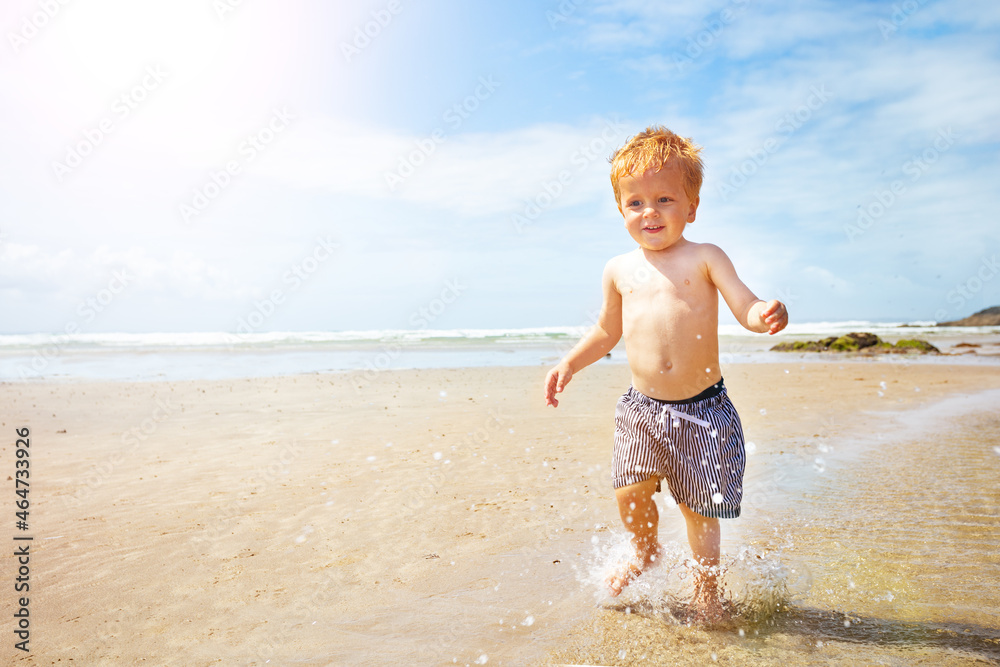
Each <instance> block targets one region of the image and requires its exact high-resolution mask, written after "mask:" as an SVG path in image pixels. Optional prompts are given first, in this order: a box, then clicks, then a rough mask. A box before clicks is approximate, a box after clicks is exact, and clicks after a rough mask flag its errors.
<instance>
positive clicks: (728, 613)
mask: <svg viewBox="0 0 1000 667" xmlns="http://www.w3.org/2000/svg"><path fill="white" fill-rule="evenodd" d="M691 612H692V615H691V618H690V619H689V620H690V621H692V622H694V623H698V624H704V625H715V624H717V623H725V622H726V621H728V620H730V619H731V618H732V616H733V614H732V609H731V607H730V605H729V604H728V603H727V602H726V601H725V600H723V599H722V598H721V597H719V592H718V591H717V590H711V591H706V590H700V591H698V592H697V593H695V596H694V598H693V599H692V600H691Z"/></svg>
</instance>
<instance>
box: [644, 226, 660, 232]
mask: <svg viewBox="0 0 1000 667" xmlns="http://www.w3.org/2000/svg"><path fill="white" fill-rule="evenodd" d="M661 229H663V225H659V226H657V227H645V228H644V230H645V231H647V232H658V231H660V230H661Z"/></svg>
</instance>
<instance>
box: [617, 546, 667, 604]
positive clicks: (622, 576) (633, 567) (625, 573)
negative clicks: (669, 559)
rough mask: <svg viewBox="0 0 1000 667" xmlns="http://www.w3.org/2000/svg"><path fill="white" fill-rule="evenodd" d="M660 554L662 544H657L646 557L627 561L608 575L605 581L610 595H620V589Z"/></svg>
mask: <svg viewBox="0 0 1000 667" xmlns="http://www.w3.org/2000/svg"><path fill="white" fill-rule="evenodd" d="M662 554H663V546H662V545H657V546H656V549H655V551H653V553H651V554H650V555H649V556H648V558H645V559H641V560H639V561H635V560H632V561H629V562H628V565H626V566H625V567H623V568H621V569H620V570H618V571H617V572H615V573H614V574H612V575H611V576H610V577H608V578H607V580H606V583H607V585H608V590H610V591H611V597H613V598H616V597H618V596H619V595H621V594H622V591H623V590H625V587H626V586H628V585H629V584H631V583H632V582H633V581H635V579H636V578H638V576H639V575H640V574H642V573H643V571H645V570H647V569H649V568H650V567H652V566H653V565H655V564H656V559H657V558H659V557H660V556H661V555H662Z"/></svg>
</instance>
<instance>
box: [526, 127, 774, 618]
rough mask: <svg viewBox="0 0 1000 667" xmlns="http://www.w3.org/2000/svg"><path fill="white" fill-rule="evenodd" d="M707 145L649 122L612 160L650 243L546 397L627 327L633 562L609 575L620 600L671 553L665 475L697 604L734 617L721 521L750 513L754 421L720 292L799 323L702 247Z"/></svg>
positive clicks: (634, 257)
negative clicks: (731, 355)
mask: <svg viewBox="0 0 1000 667" xmlns="http://www.w3.org/2000/svg"><path fill="white" fill-rule="evenodd" d="M700 150H701V149H700V148H699V147H697V146H695V145H694V144H693V143H691V141H690V140H687V139H684V138H682V137H680V136H678V135H676V134H674V133H673V132H671V131H670V130H667V129H666V128H664V127H649V128H647V129H646V131H645V132H642V133H640V134H637V135H636V136H634V137H632V138H631V139H630V140H629V141H628V142H627V143H626V144H625V146H624V147H622V148H621V149H619V150H618V151H617V152H616V153H615V154H614V155H613V156H612V158H611V184H612V186H613V188H614V191H615V199H616V200H617V202H618V210H619V211H620V212H621V213H622V215H623V216H624V218H625V229H627V230H628V233H629V234H630V235H631V236H632V238H633V239H635V242H636V243H638V244H639V247H638V248H637V249H635V250H633V251H632V252H629V253H627V254H624V255H620V256H618V257H615V258H613V259H612V260H611V261H609V262H608V263H607V265H606V266H605V268H604V276H603V279H602V283H603V291H604V303H603V305H602V307H601V313H600V315H599V317H598V320H597V324H595V325H594V327H593V328H592V329H591V330H590V332H589V333H588V334H587V335H586V336H585V337H584V338H583V339H582V340H581V341H580V342H579V343H578V344H577V345H576V347H575V348H573V350H572V351H571V352H570V353H569V354H567V355H566V357H565V358H563V359H562V361H560V362H559V364H558V365H556V367H555V368H553V369H552V370H551V371H549V373H548V376H547V377H546V378H545V402H546V404H547V405H552V406H553V407H555V406H558V405H559V401H558V400H557V399H556V398H555V395H556V394H557V393H559V392H561V391H563V390H564V389H565V388H566V384H567V383H568V382H569V381H570V380H571V379H572V377H573V374H574V373H577V372H579V371H580V370H582V369H583V368H585V367H586V366H589V365H590V364H592V363H594V362H595V361H597V360H598V359H601V358H603V357H604V356H605V355H606V354H608V352H610V351H611V349H612V348H613V347H614V346H615V345H616V344H617V343H618V341H619V340H620V339H621V338H622V337H624V339H625V350H626V353H627V355H628V363H629V368H630V369H631V371H632V386H631V387H630V388H629V390H628V391H627V392H626V393H625V395H624V396H622V397H621V399H620V400H619V401H618V405H617V407H616V409H615V444H614V456H613V459H612V464H613V466H612V467H613V473H614V487H615V496H616V498H617V500H618V511H619V513H620V515H621V518H622V521H623V522H624V523H625V528H626V529H627V530H628V531H629V532H630V533H631V534H632V544H633V545H634V547H635V560H634V561H633V562H631V563H630V564H629V565H628V567H626V568H625V569H624V570H622V571H621V572H618V573H616V574H615V575H614V576H612V577H611V578H610V579H609V581H608V586H609V588H610V589H611V594H612V595H615V596H617V595H618V594H620V593H621V591H622V589H623V588H624V587H625V586H627V585H628V584H629V583H630V582H631V581H632V580H633V579H635V578H636V577H638V576H639V575H640V574H642V571H643V570H644V569H645V568H647V567H648V566H650V565H651V564H652V563H653V562H654V561H655V560H656V556H657V554H658V552H659V548H660V545H659V542H658V540H657V523H658V518H659V515H658V513H657V509H656V502H655V501H654V500H653V494H654V493H655V492H656V491H658V490H659V487H660V480H661V479H664V480H666V483H667V488H668V489H669V490H670V494H671V495H672V496H673V498H674V500H675V501H676V502H677V506H678V507H679V508H680V510H681V514H682V515H683V516H684V520H685V522H686V524H687V535H688V542H689V543H690V545H691V551H692V553H693V554H694V557H695V559H696V560H697V561H698V563H699V564H700V567H699V568H698V573H697V577H696V595H695V600H694V602H695V609H696V612H697V614H698V616H699V617H701V618H702V619H704V620H717V619H720V618H721V617H722V616H723V610H722V605H721V601H720V597H719V592H718V586H717V581H716V575H717V572H718V564H719V540H720V531H719V518H735V517H738V516H739V514H740V501H741V499H742V495H743V467H744V460H745V459H744V456H745V455H744V451H743V431H742V428H741V426H740V419H739V415H737V414H736V409H735V408H734V407H733V404H732V403H731V402H730V400H729V398H728V396H727V395H726V389H725V386H724V385H723V382H722V372H721V370H720V368H719V339H718V314H719V309H718V294H720V293H721V294H722V297H723V299H725V301H726V304H727V305H728V306H729V309H730V310H731V311H732V312H733V315H735V316H736V320H737V321H738V322H739V323H740V324H742V325H743V326H744V327H746V328H747V329H749V330H750V331H755V332H759V333H765V332H767V333H771V334H774V333H777V332H779V331H781V330H782V329H784V328H785V325H786V324H788V313H787V311H786V309H785V306H784V305H783V304H782V303H781V302H779V301H770V302H767V303H765V302H764V301H761V300H760V299H758V298H757V297H756V296H754V294H753V292H751V291H750V290H749V289H748V288H747V286H746V285H744V284H743V282H742V281H741V280H740V279H739V277H738V276H737V275H736V270H735V269H734V268H733V264H732V262H730V261H729V258H728V257H727V256H726V254H725V253H724V252H723V251H722V250H721V249H719V248H718V247H716V246H714V245H711V244H708V243H693V242H691V241H688V240H687V239H685V238H684V229H685V227H686V226H687V225H688V224H689V223H692V222H694V219H695V213H696V212H697V211H698V203H699V192H700V190H701V182H702V168H703V167H702V162H701V158H700V157H699V156H698V153H699V152H700Z"/></svg>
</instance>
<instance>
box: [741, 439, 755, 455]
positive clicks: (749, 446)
mask: <svg viewBox="0 0 1000 667" xmlns="http://www.w3.org/2000/svg"><path fill="white" fill-rule="evenodd" d="M744 449H745V450H746V453H747V454H753V453H755V452H756V451H757V445H755V444H754V443H752V442H748V443H746V445H744Z"/></svg>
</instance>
